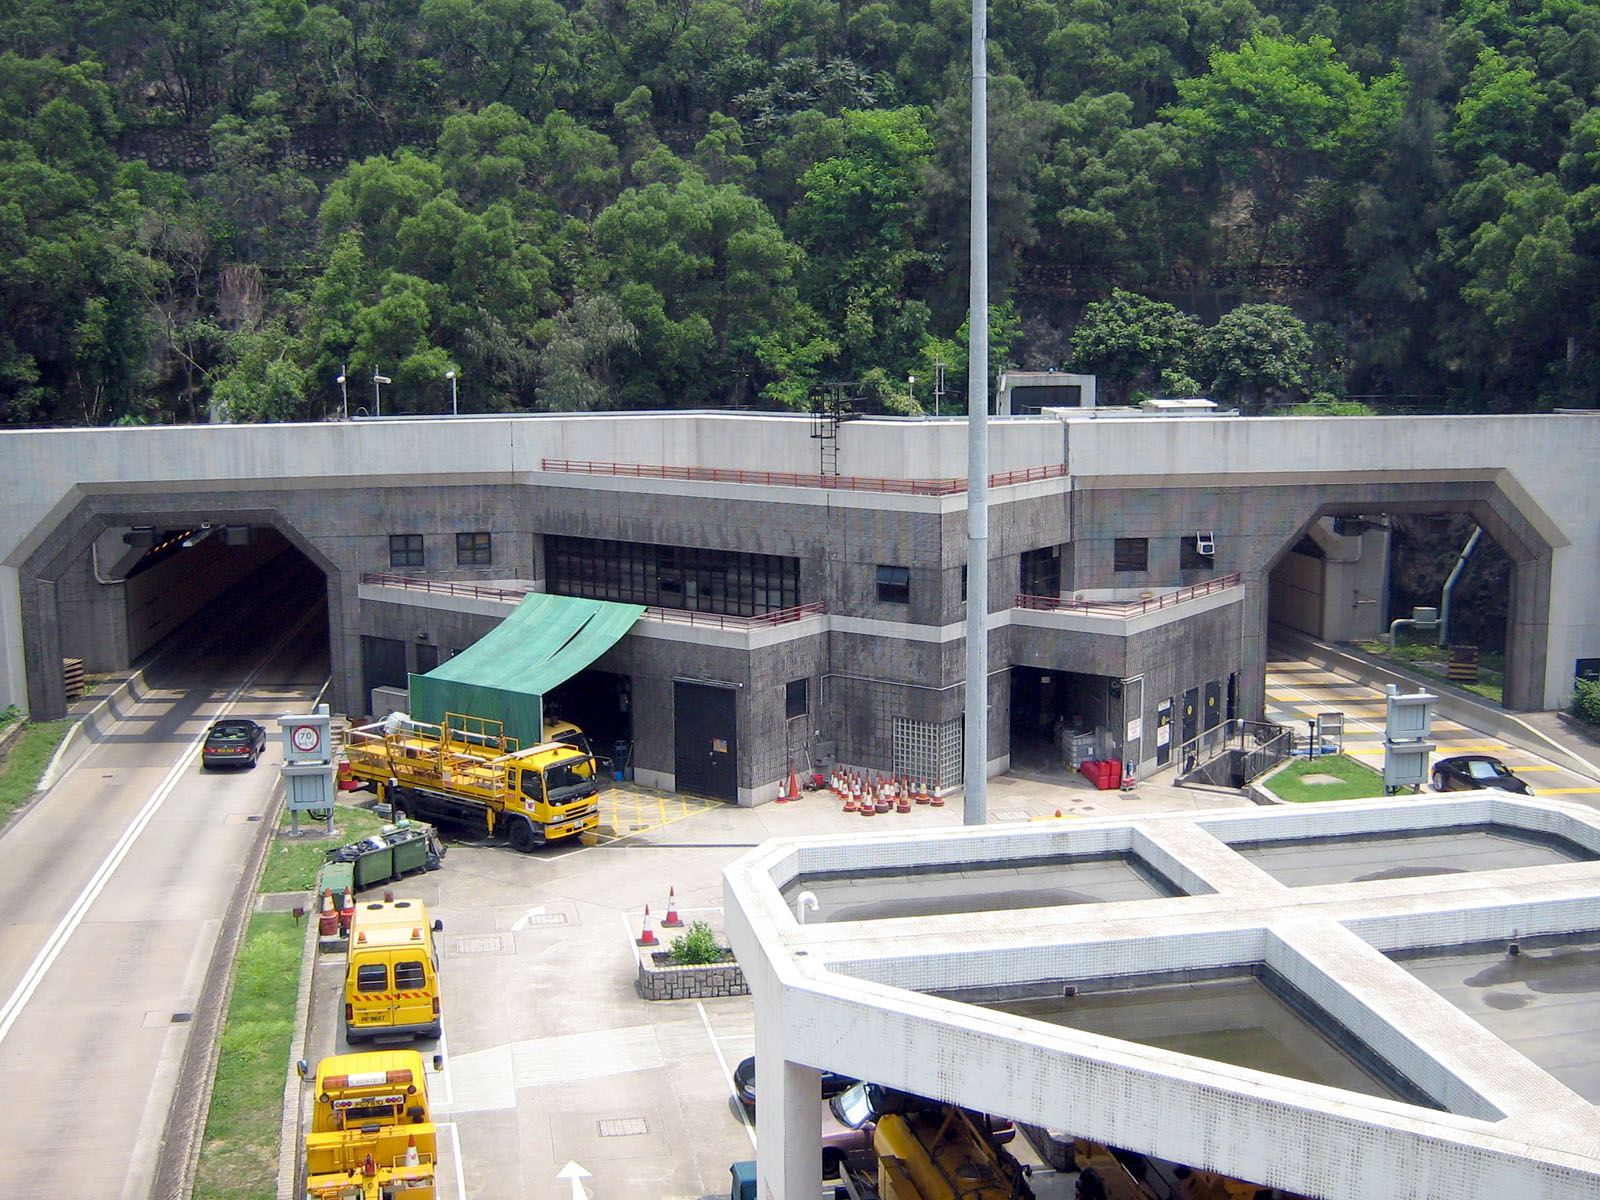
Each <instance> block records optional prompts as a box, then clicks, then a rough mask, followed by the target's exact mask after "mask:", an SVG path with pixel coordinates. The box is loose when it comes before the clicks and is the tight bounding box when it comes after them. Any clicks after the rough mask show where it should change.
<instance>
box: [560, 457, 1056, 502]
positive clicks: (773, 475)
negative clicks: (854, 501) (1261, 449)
mask: <svg viewBox="0 0 1600 1200" xmlns="http://www.w3.org/2000/svg"><path fill="white" fill-rule="evenodd" d="M540 464H541V466H542V468H543V469H544V470H546V471H558V472H562V473H564V474H569V475H623V476H628V477H631V478H635V479H679V480H685V481H687V482H692V483H753V484H759V485H762V486H765V487H803V488H824V489H828V490H836V491H850V492H886V493H893V494H897V495H907V496H955V495H959V494H960V493H962V492H964V491H966V490H967V481H966V480H965V479H880V478H877V477H874V476H870V475H822V474H814V475H813V474H802V473H797V472H793V471H742V470H735V469H732V468H728V467H662V466H653V465H651V464H649V463H619V462H589V461H585V460H581V459H571V458H546V459H541V460H540ZM1066 473H1067V464H1066V463H1049V464H1047V465H1044V466H1038V467H1025V468H1021V469H1019V470H1015V471H1003V472H997V473H995V474H992V475H990V476H989V486H990V487H1008V486H1011V485H1013V484H1018V483H1032V482H1034V481H1035V480H1040V479H1059V478H1060V477H1062V476H1064V475H1065V474H1066Z"/></svg>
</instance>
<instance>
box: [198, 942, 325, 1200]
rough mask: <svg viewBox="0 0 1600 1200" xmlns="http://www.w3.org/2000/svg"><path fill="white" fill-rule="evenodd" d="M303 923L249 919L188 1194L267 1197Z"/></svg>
mask: <svg viewBox="0 0 1600 1200" xmlns="http://www.w3.org/2000/svg"><path fill="white" fill-rule="evenodd" d="M304 943H305V926H304V925H301V924H297V923H296V922H295V921H294V920H293V919H292V918H291V917H290V916H289V914H287V913H259V914H257V915H256V916H254V917H252V918H251V919H250V927H249V929H248V930H247V931H246V933H245V938H244V942H243V944H242V945H241V946H240V947H239V956H238V959H237V960H236V961H235V963H234V983H233V1000H232V1002H231V1003H230V1004H229V1005H228V1021H227V1025H226V1026H225V1027H224V1029H223V1033H222V1046H221V1052H220V1053H219V1054H218V1056H217V1078H216V1083H215V1084H214V1085H213V1087H212V1091H211V1108H210V1110H209V1112H208V1113H207V1115H206V1132H205V1138H204V1140H203V1141H202V1143H201V1147H200V1167H199V1171H198V1172H197V1174H196V1178H195V1186H194V1197H195V1200H273V1197H275V1196H276V1195H277V1190H278V1125H279V1121H280V1119H281V1117H282V1114H283V1072H284V1066H285V1064H286V1063H287V1062H288V1061H289V1048H290V1043H291V1040H292V1038H293V1036H294V1006H295V993H296V990H297V988H298V987H299V983H300V957H301V950H302V948H303V946H304Z"/></svg>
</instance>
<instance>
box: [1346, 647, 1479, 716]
mask: <svg viewBox="0 0 1600 1200" xmlns="http://www.w3.org/2000/svg"><path fill="white" fill-rule="evenodd" d="M1357 645H1358V648H1359V649H1360V650H1361V651H1362V652H1363V653H1365V654H1370V655H1372V657H1374V658H1383V659H1388V660H1389V661H1390V662H1394V663H1400V664H1403V665H1405V666H1407V667H1410V668H1411V669H1412V670H1413V671H1416V672H1418V673H1420V674H1423V675H1431V676H1433V677H1434V678H1435V679H1447V677H1448V675H1449V669H1448V668H1449V663H1450V648H1449V647H1448V646H1441V645H1439V644H1438V634H1437V631H1435V630H1426V631H1423V632H1418V631H1417V630H1414V629H1402V630H1400V631H1399V632H1398V633H1397V634H1396V636H1395V647H1394V649H1393V650H1391V649H1389V639H1388V638H1379V639H1377V640H1375V641H1371V642H1360V643H1357ZM1505 668H1506V656H1505V655H1504V654H1502V653H1500V652H1499V651H1497V650H1482V651H1479V653H1478V682H1477V683H1458V684H1456V685H1454V686H1456V687H1459V688H1465V689H1466V690H1467V691H1469V692H1475V693H1476V694H1477V695H1479V696H1482V697H1484V698H1485V699H1487V700H1492V701H1494V702H1495V703H1496V704H1499V703H1500V702H1501V701H1500V697H1501V693H1502V690H1503V686H1504V681H1505Z"/></svg>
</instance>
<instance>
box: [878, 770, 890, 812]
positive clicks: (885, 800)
mask: <svg viewBox="0 0 1600 1200" xmlns="http://www.w3.org/2000/svg"><path fill="white" fill-rule="evenodd" d="M877 805H878V811H879V812H881V813H886V812H888V811H889V810H890V809H891V808H893V807H894V801H893V800H891V799H889V784H888V783H887V782H886V781H885V780H884V779H883V777H882V776H881V775H880V776H879V777H878V788H877Z"/></svg>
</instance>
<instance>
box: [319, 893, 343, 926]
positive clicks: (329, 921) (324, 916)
mask: <svg viewBox="0 0 1600 1200" xmlns="http://www.w3.org/2000/svg"><path fill="white" fill-rule="evenodd" d="M338 935H339V914H338V913H337V912H336V911H335V910H334V907H333V889H332V888H323V889H322V912H321V913H319V914H318V915H317V936H318V937H337V936H338Z"/></svg>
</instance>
